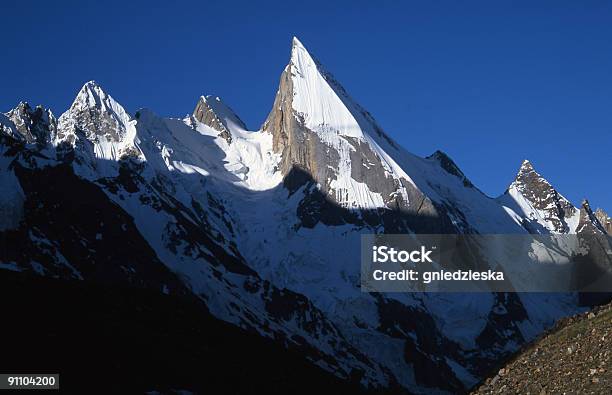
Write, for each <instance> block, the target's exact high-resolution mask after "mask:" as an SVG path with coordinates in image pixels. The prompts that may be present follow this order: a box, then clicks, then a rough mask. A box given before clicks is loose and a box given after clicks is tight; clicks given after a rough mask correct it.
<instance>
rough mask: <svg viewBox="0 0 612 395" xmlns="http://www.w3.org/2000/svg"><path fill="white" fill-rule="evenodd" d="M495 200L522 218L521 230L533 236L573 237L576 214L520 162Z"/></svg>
mask: <svg viewBox="0 0 612 395" xmlns="http://www.w3.org/2000/svg"><path fill="white" fill-rule="evenodd" d="M499 200H500V201H501V202H502V203H503V204H504V205H507V206H508V207H510V208H512V209H513V210H514V211H515V212H516V213H518V214H519V215H520V216H521V217H522V218H523V221H522V222H523V226H524V227H525V228H527V230H528V231H530V232H534V233H548V232H553V233H573V232H575V230H576V227H577V226H578V220H579V213H578V210H577V209H576V208H575V207H574V206H573V205H572V203H570V201H569V200H567V199H566V198H565V197H563V195H561V194H560V193H559V192H557V190H556V189H555V188H554V187H553V186H552V185H551V184H550V182H548V180H546V179H545V178H544V177H542V176H541V175H540V173H538V172H537V171H536V170H535V168H534V167H533V164H532V163H531V162H530V161H528V160H524V161H523V162H522V164H521V167H520V168H519V171H518V173H517V175H516V178H515V179H514V181H513V182H512V184H510V186H509V187H508V190H507V191H506V193H505V194H504V195H502V196H501V197H500V198H499Z"/></svg>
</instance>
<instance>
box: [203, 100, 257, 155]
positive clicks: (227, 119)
mask: <svg viewBox="0 0 612 395" xmlns="http://www.w3.org/2000/svg"><path fill="white" fill-rule="evenodd" d="M193 116H194V118H195V119H196V120H198V121H199V122H201V123H203V124H205V125H207V126H209V127H211V128H213V129H215V130H216V131H218V132H219V137H223V138H224V139H225V140H226V141H227V142H228V144H229V143H231V142H232V134H233V133H239V132H242V131H245V130H246V129H247V127H246V125H245V124H244V122H242V120H241V119H240V117H238V115H236V113H235V112H234V111H233V110H232V109H231V108H230V107H229V106H228V105H226V104H225V103H223V101H222V100H221V99H220V98H219V97H213V96H210V95H209V96H201V97H200V99H199V100H198V104H197V105H196V107H195V109H194V110H193Z"/></svg>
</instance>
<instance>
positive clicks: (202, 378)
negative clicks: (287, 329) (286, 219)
mask: <svg viewBox="0 0 612 395" xmlns="http://www.w3.org/2000/svg"><path fill="white" fill-rule="evenodd" d="M0 298H1V299H2V300H3V301H4V303H3V304H2V306H3V317H4V319H3V321H2V324H0V336H1V337H2V339H4V340H5V341H4V342H3V347H2V357H1V358H0V371H1V372H3V373H11V372H15V373H37V372H38V373H51V372H53V373H59V374H60V387H61V392H62V393H76V394H84V393H145V392H149V391H159V392H161V393H173V391H177V390H186V391H192V392H194V393H215V394H220V393H222V394H227V393H231V394H237V393H245V394H246V393H266V394H275V393H279V394H302V393H303V394H306V393H308V394H312V393H322V392H326V393H327V392H330V393H338V394H341V393H351V394H360V393H363V392H362V391H363V390H362V389H360V388H359V387H357V386H356V385H353V384H350V383H348V382H346V381H341V380H340V379H338V378H336V377H334V376H333V375H331V374H330V373H327V372H325V371H323V370H322V369H320V368H318V367H316V366H314V365H313V364H311V363H309V362H307V361H306V360H305V359H304V358H303V356H302V355H300V354H299V353H297V352H294V351H288V350H286V349H285V348H283V347H282V346H281V345H278V344H276V343H274V342H273V341H272V340H269V339H265V338H263V337H261V336H259V335H257V334H254V333H249V332H246V331H244V330H242V329H239V328H237V327H236V326H233V325H231V324H229V323H225V322H223V321H220V320H218V319H216V318H214V317H213V316H212V315H210V313H209V312H208V311H207V310H206V308H205V306H204V305H203V304H202V303H201V302H199V301H197V300H196V299H195V298H188V297H180V296H171V295H163V294H160V293H159V292H155V291H149V290H144V289H135V288H129V287H108V286H102V285H100V284H96V283H92V282H87V281H64V280H52V279H48V278H42V277H35V276H29V275H24V274H21V273H13V272H9V271H6V270H2V271H0Z"/></svg>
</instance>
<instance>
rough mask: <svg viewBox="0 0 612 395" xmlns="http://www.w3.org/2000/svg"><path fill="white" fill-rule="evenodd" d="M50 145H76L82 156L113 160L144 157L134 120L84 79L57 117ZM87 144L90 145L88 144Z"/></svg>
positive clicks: (93, 83)
mask: <svg viewBox="0 0 612 395" xmlns="http://www.w3.org/2000/svg"><path fill="white" fill-rule="evenodd" d="M58 124H59V125H58V132H57V135H56V136H55V138H54V139H53V144H54V145H58V146H59V145H61V146H62V147H70V146H71V147H75V148H76V147H77V146H78V147H79V151H81V154H82V156H84V157H86V158H89V159H88V160H87V162H89V163H90V164H91V165H92V166H93V167H94V168H96V167H97V166H96V165H95V163H94V161H93V159H94V158H97V159H103V160H108V161H117V160H119V159H122V158H125V157H138V158H140V159H143V160H144V156H143V154H142V152H141V151H140V149H139V148H138V146H137V143H138V138H137V136H136V128H135V124H136V120H134V119H133V118H132V116H131V115H129V114H128V112H127V111H126V110H125V109H124V108H123V106H122V105H121V104H119V103H118V102H117V101H116V100H115V99H113V97H112V96H110V95H109V94H108V93H106V92H105V91H104V90H103V89H102V87H101V86H100V85H98V84H97V83H96V82H95V81H89V82H86V83H85V85H83V87H82V88H81V90H80V91H79V93H78V94H77V96H76V98H75V99H74V102H73V103H72V105H71V106H70V108H69V109H68V111H66V112H65V113H63V114H62V115H61V116H60V118H59V123H58ZM90 144H91V145H90Z"/></svg>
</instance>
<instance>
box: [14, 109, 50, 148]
mask: <svg viewBox="0 0 612 395" xmlns="http://www.w3.org/2000/svg"><path fill="white" fill-rule="evenodd" d="M6 116H7V117H8V118H9V119H10V120H11V121H12V122H13V124H14V126H15V129H16V131H17V132H18V134H19V136H20V137H22V138H23V139H25V141H26V142H27V143H38V144H43V145H44V144H46V143H47V142H49V140H50V136H51V135H52V134H54V133H55V131H56V128H57V120H56V119H55V116H54V115H53V113H52V112H51V110H48V109H46V108H44V107H43V106H40V105H39V106H36V108H32V107H31V106H30V104H29V103H27V102H23V101H22V102H19V104H18V105H17V107H15V108H14V109H12V110H11V111H9V112H8V113H7V114H6ZM19 136H17V137H19Z"/></svg>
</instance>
